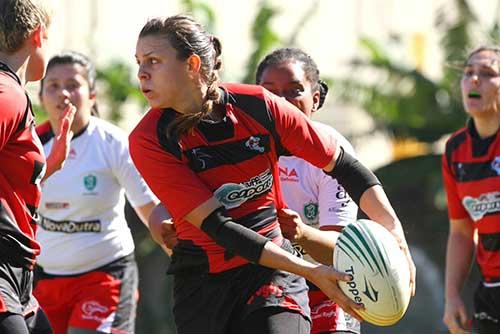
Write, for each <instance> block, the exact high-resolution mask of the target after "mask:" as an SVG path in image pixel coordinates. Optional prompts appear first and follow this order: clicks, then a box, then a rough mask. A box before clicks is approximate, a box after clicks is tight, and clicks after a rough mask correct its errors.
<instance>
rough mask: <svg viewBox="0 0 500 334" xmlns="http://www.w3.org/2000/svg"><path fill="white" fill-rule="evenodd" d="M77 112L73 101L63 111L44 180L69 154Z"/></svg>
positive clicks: (58, 168)
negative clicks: (72, 126)
mask: <svg viewBox="0 0 500 334" xmlns="http://www.w3.org/2000/svg"><path fill="white" fill-rule="evenodd" d="M75 113H76V107H75V106H74V105H73V104H71V103H69V104H68V105H67V106H66V108H65V109H64V111H63V115H62V118H61V122H60V127H59V129H58V130H59V132H58V134H57V135H56V136H55V138H54V144H53V145H52V150H51V151H50V154H49V156H48V157H47V170H46V172H45V176H44V178H43V179H44V180H45V179H46V178H48V177H49V176H50V175H52V174H53V173H54V172H56V171H58V170H60V169H61V168H63V166H64V162H65V161H66V158H67V157H68V155H69V149H70V142H71V138H73V132H72V131H71V125H72V124H73V119H74V118H75Z"/></svg>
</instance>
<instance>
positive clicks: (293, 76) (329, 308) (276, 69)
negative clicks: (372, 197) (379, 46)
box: [256, 48, 360, 334]
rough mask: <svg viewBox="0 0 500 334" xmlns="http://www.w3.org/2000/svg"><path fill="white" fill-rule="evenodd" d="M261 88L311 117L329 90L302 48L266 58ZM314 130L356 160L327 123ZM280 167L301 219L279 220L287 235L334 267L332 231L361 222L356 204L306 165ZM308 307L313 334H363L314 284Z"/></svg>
mask: <svg viewBox="0 0 500 334" xmlns="http://www.w3.org/2000/svg"><path fill="white" fill-rule="evenodd" d="M256 83H257V84H260V85H262V86H264V87H265V88H267V89H268V90H269V91H271V92H272V93H274V94H276V95H278V96H281V97H284V98H286V99H287V101H289V102H290V103H292V104H293V105H295V106H296V107H297V108H299V109H300V110H301V111H302V112H303V113H304V114H305V115H307V116H308V117H311V116H312V114H313V113H314V112H316V111H317V110H318V109H320V108H321V107H322V105H323V103H324V101H325V98H326V94H327V93H328V85H327V84H326V83H325V82H324V81H321V80H320V79H319V70H318V67H317V65H316V63H315V62H314V60H313V59H312V58H311V56H310V55H308V54H307V53H306V52H304V51H302V50H301V49H297V48H281V49H277V50H275V51H273V52H271V53H270V54H268V55H267V56H266V57H264V59H263V60H262V61H261V62H260V63H259V65H258V67H257V73H256ZM314 124H315V125H316V126H317V127H318V128H319V129H320V130H321V131H326V132H328V133H329V134H330V135H332V136H333V137H334V138H336V139H337V141H338V142H339V144H340V145H341V146H342V147H343V149H344V150H345V151H346V152H348V153H349V154H351V155H353V156H354V149H353V148H352V146H351V144H350V143H349V142H348V141H347V139H345V138H344V137H343V136H342V135H341V134H340V133H338V132H337V131H336V130H334V129H333V128H332V127H329V126H326V125H324V124H322V123H318V122H314ZM279 166H280V173H279V174H280V181H281V189H282V190H283V197H284V199H285V202H286V204H287V206H288V207H289V208H290V209H292V210H294V211H295V212H297V213H298V214H299V216H297V215H296V214H294V213H288V212H287V211H288V210H287V211H285V212H282V213H281V214H280V226H281V230H282V231H283V235H284V236H285V237H286V238H288V239H289V240H291V241H293V242H295V243H296V244H295V245H294V246H295V247H296V248H297V249H298V250H299V251H301V253H302V254H303V255H304V257H305V258H306V259H311V257H312V258H313V259H315V260H317V261H319V262H321V263H323V264H327V265H332V259H333V255H332V252H333V247H334V245H335V237H336V235H335V232H333V233H332V232H331V231H340V230H342V228H343V227H344V226H345V225H347V224H348V223H351V222H353V221H355V220H356V217H357V212H358V207H357V206H356V203H354V201H353V200H352V199H351V198H350V197H349V195H348V194H347V193H346V191H345V190H344V188H343V187H342V186H341V185H340V184H339V183H338V181H337V180H336V179H333V178H331V177H330V176H328V175H326V174H325V173H323V171H322V170H321V168H318V167H315V166H314V165H312V164H310V163H308V162H307V161H305V160H303V159H300V158H297V157H292V156H282V157H280V158H279ZM286 216H288V217H286ZM290 218H291V219H290ZM306 225H309V226H313V227H315V228H318V229H320V230H323V231H328V232H325V233H329V234H332V241H331V248H330V249H324V248H322V247H318V245H317V244H315V243H311V242H310V238H309V236H308V235H307V232H308V231H309V229H307V228H305V227H306ZM309 306H310V307H311V318H312V330H311V333H313V334H320V333H321V334H325V333H337V334H340V333H359V330H360V324H359V322H358V321H357V320H356V319H354V318H353V317H351V316H350V315H349V314H348V313H345V312H344V311H343V310H342V309H341V308H340V307H339V306H338V305H337V304H335V303H334V302H333V301H331V300H329V299H328V297H327V296H326V295H325V294H324V293H323V292H321V291H320V290H319V289H318V288H317V287H316V286H314V284H312V283H309Z"/></svg>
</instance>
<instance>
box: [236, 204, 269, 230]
mask: <svg viewBox="0 0 500 334" xmlns="http://www.w3.org/2000/svg"><path fill="white" fill-rule="evenodd" d="M277 217H278V213H277V211H276V207H275V206H274V205H271V206H269V207H266V208H262V209H259V210H257V211H255V212H252V213H251V214H248V215H246V216H243V217H240V218H238V219H235V220H234V221H235V222H237V223H238V224H240V225H243V226H245V227H247V228H249V229H252V230H254V231H256V232H257V231H259V230H261V229H262V228H264V227H266V226H267V225H269V224H271V223H272V222H274V221H275V220H276V219H278V218H277Z"/></svg>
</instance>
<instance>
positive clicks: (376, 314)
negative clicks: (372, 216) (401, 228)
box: [333, 219, 411, 326]
mask: <svg viewBox="0 0 500 334" xmlns="http://www.w3.org/2000/svg"><path fill="white" fill-rule="evenodd" d="M333 267H334V268H335V269H336V270H338V271H342V272H345V273H348V274H351V275H352V276H353V278H354V279H353V280H352V281H350V282H342V281H339V287H340V289H341V290H342V291H343V292H344V293H345V294H346V295H347V296H348V297H349V298H350V299H351V300H353V301H355V302H356V303H363V304H364V305H365V309H364V310H360V311H356V312H358V313H359V315H360V316H361V317H362V318H363V319H364V320H365V321H368V322H370V323H372V324H374V325H377V326H389V325H393V324H395V323H396V322H398V321H399V320H400V319H401V318H402V317H403V315H404V314H405V312H406V309H407V308H408V304H409V302H410V295H411V291H410V270H409V268H408V263H407V261H406V257H405V255H404V253H403V251H401V249H400V248H399V246H398V244H397V242H396V239H395V238H394V237H393V235H392V234H391V233H390V232H389V231H388V230H387V229H385V228H384V227H383V226H381V225H379V224H377V223H375V222H373V221H371V220H367V219H360V220H358V221H356V222H355V223H351V224H349V225H347V226H346V227H345V228H344V229H343V231H342V233H341V234H340V236H339V238H338V240H337V244H336V247H335V249H334V253H333Z"/></svg>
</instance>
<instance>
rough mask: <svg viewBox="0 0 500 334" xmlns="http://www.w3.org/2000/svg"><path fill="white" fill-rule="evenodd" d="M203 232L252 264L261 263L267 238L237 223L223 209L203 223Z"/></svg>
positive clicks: (219, 209) (210, 215)
mask: <svg viewBox="0 0 500 334" xmlns="http://www.w3.org/2000/svg"><path fill="white" fill-rule="evenodd" d="M200 228H201V230H202V231H203V232H205V233H206V234H208V235H209V236H210V237H211V238H212V239H214V241H215V242H216V243H217V244H218V245H219V246H222V247H224V248H225V249H226V250H228V251H231V252H234V253H236V254H238V255H240V256H242V257H244V258H245V259H247V260H248V261H250V262H253V263H257V262H259V259H260V255H261V254H262V251H263V250H264V245H265V244H266V242H268V241H269V239H267V238H266V237H264V236H262V235H260V234H258V233H257V232H254V231H252V230H251V229H249V228H246V227H244V226H242V225H240V224H237V223H235V222H234V221H233V220H232V218H231V217H229V216H228V215H227V213H226V210H225V209H224V208H223V207H220V208H218V209H216V210H214V211H213V212H212V213H211V214H209V215H208V216H207V217H206V218H205V219H204V220H203V222H202V223H201V227H200Z"/></svg>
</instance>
